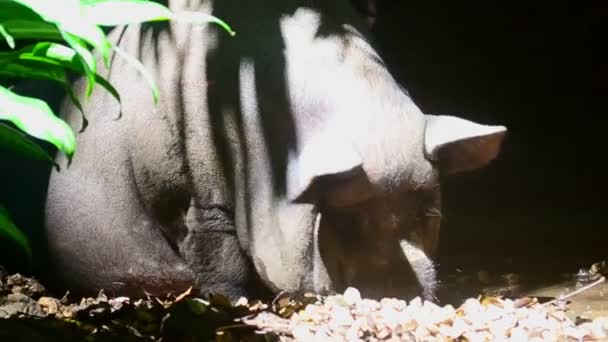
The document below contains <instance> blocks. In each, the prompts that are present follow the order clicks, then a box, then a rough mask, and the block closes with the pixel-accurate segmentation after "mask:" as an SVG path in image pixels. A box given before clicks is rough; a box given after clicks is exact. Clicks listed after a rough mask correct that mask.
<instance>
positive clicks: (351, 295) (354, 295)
mask: <svg viewBox="0 0 608 342" xmlns="http://www.w3.org/2000/svg"><path fill="white" fill-rule="evenodd" d="M344 300H345V301H346V303H348V305H350V306H353V305H355V304H357V303H359V302H360V301H361V293H360V292H359V290H357V289H356V288H354V287H349V288H347V289H346V291H344Z"/></svg>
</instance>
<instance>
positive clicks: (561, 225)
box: [374, 0, 608, 269]
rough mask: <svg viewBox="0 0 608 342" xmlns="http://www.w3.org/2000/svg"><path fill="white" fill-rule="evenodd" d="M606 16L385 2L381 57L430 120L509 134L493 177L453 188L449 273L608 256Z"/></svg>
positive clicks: (544, 8) (566, 7) (446, 235)
mask: <svg viewBox="0 0 608 342" xmlns="http://www.w3.org/2000/svg"><path fill="white" fill-rule="evenodd" d="M607 13H608V12H606V11H605V9H603V8H602V7H600V5H599V2H597V3H593V2H587V1H578V2H569V3H566V2H560V1H538V0H532V1H527V2H525V3H518V2H514V1H441V2H440V1H391V0H388V1H380V2H379V3H378V7H377V19H376V20H377V21H376V24H375V28H374V33H375V35H376V39H377V44H378V47H379V49H380V51H381V53H382V54H383V56H384V57H385V61H386V62H387V64H388V65H389V68H390V69H391V70H392V71H393V73H394V75H395V77H396V78H397V79H398V80H399V81H400V82H401V83H402V84H403V85H404V86H405V87H406V88H407V89H408V90H409V92H410V94H411V96H412V97H413V98H414V100H415V102H417V104H418V105H419V106H420V107H421V108H422V110H423V111H424V112H426V113H435V114H453V115H458V116H461V117H464V118H468V119H472V120H476V121H478V122H481V123H486V124H502V125H506V126H507V128H508V130H509V133H508V135H507V139H506V140H505V143H504V149H503V152H502V154H501V155H500V157H499V159H497V160H496V161H495V162H494V163H492V164H491V165H490V166H489V167H488V168H486V169H484V170H480V171H479V172H475V173H472V174H467V175H462V176H458V177H451V178H449V179H445V186H444V197H443V200H444V205H445V209H444V217H445V221H444V224H443V234H442V237H441V242H440V254H441V255H440V262H441V263H443V264H452V265H454V264H457V263H458V262H459V261H460V260H462V256H463V255H469V256H470V259H471V260H473V261H476V262H478V263H479V264H486V265H489V267H491V265H492V264H493V263H496V260H498V259H504V258H505V257H510V256H512V257H514V260H515V261H514V262H515V263H516V264H517V265H515V266H518V267H528V268H531V269H534V268H538V269H541V268H543V267H547V266H548V265H549V264H550V263H552V264H558V265H559V264H564V266H565V267H571V266H585V264H586V263H590V262H593V261H597V260H598V259H600V258H604V257H606V256H607V253H606V252H607V248H608V247H607V244H606V242H607V239H606V238H607V237H608V230H607V229H606V221H605V219H606V209H605V204H606V201H605V189H606V187H605V179H604V177H602V176H605V172H604V170H605V168H604V167H603V166H601V164H602V163H603V162H604V161H603V159H604V157H605V149H604V146H605V143H604V141H603V138H604V137H605V133H604V131H605V127H606V126H604V124H603V122H604V116H605V114H606V90H607V87H606V84H607V83H606V82H607V80H608V78H607V77H608V73H607V66H606V61H607V59H606V57H607V56H606V54H605V53H604V52H601V51H603V50H606V47H607V46H606V45H607V43H608V35H607V34H606V32H608V30H606V25H607V24H608V16H607ZM454 261H456V262H455V263H454ZM565 264H568V265H565ZM482 266H483V265H479V267H482ZM587 266H588V265H587Z"/></svg>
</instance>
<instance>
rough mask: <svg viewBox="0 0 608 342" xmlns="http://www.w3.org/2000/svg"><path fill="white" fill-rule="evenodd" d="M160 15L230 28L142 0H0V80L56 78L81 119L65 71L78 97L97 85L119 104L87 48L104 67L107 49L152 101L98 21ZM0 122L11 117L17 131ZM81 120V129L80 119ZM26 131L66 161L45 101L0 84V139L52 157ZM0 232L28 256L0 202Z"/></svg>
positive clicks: (64, 135) (70, 143)
mask: <svg viewBox="0 0 608 342" xmlns="http://www.w3.org/2000/svg"><path fill="white" fill-rule="evenodd" d="M167 20H180V21H187V22H189V23H194V24H206V23H210V22H211V23H215V24H218V25H220V26H221V27H223V28H224V29H225V30H226V31H228V32H229V33H230V34H231V35H234V32H233V31H232V29H231V28H230V27H229V26H228V25H227V24H226V23H225V22H223V21H222V20H220V19H218V18H216V17H213V16H210V15H207V14H204V13H198V12H181V13H175V12H172V11H171V10H170V9H169V8H167V7H165V6H163V5H161V4H159V3H156V2H153V1H148V0H52V1H50V0H0V47H1V46H2V40H4V41H5V42H6V45H7V46H8V49H6V48H5V49H0V80H2V79H3V78H4V79H18V78H27V79H36V80H51V81H54V82H57V83H58V84H59V85H61V86H62V87H63V89H64V90H65V92H66V94H67V95H68V96H69V98H70V99H71V100H72V101H73V102H74V104H75V105H76V106H77V108H79V109H80V111H81V113H82V114H83V117H84V112H83V110H82V105H81V103H80V99H78V98H77V97H76V96H75V95H74V93H73V92H72V89H71V85H70V82H69V80H68V75H69V73H76V74H79V75H82V76H85V77H86V79H87V91H86V98H88V97H90V96H91V93H92V91H93V89H94V86H95V85H96V84H99V85H101V86H102V87H103V88H105V89H106V90H107V91H108V92H110V93H111V94H112V95H113V96H114V97H115V98H116V99H117V100H118V101H119V102H120V94H118V92H117V91H116V89H115V88H114V87H113V86H112V85H111V84H110V82H108V81H107V80H105V79H104V78H103V77H102V76H100V75H99V74H97V59H96V58H95V57H94V52H97V53H99V55H100V56H101V61H102V62H103V63H104V64H105V65H106V66H107V65H108V64H109V60H110V53H111V51H114V52H116V54H117V55H118V56H119V57H122V58H125V59H126V60H127V61H128V62H129V63H131V64H132V65H133V67H134V68H136V69H137V70H138V71H139V72H140V73H141V74H142V75H143V77H144V78H145V79H146V81H147V82H148V83H149V85H150V87H151V92H152V96H153V98H154V100H155V102H157V101H158V96H159V95H158V89H157V87H156V84H155V83H154V81H153V79H152V77H151V76H150V75H148V73H147V72H146V70H145V68H144V66H143V65H142V64H141V63H140V62H139V61H138V60H137V59H135V58H134V57H132V56H129V55H128V54H127V53H126V52H124V51H123V50H121V49H120V48H119V47H117V46H114V45H113V44H112V43H111V42H110V41H109V40H108V39H107V37H106V35H105V34H104V32H103V30H102V29H101V27H103V26H105V27H111V26H119V25H128V24H133V23H142V22H150V21H167ZM5 122H10V123H12V125H14V126H15V127H16V128H17V129H15V128H13V127H11V126H9V125H6V124H5ZM84 122H85V127H86V119H85V120H84ZM83 128H84V127H83ZM31 137H34V138H37V139H40V140H44V141H47V142H49V143H51V144H53V145H54V146H55V147H56V148H57V149H58V150H59V151H61V152H63V153H65V154H66V155H67V156H68V159H69V160H71V157H72V156H73V154H74V153H75V151H76V138H75V133H74V132H73V131H72V129H71V128H70V126H69V125H68V124H67V123H66V122H64V121H63V120H62V119H61V118H59V117H58V116H57V115H56V114H55V113H53V111H52V110H51V108H50V107H49V106H48V105H47V103H45V102H44V101H42V100H40V99H37V98H32V97H27V96H21V95H18V94H16V93H14V92H13V91H11V89H10V88H7V87H4V86H3V85H2V84H1V83H0V145H2V146H3V147H5V148H9V149H12V150H16V151H18V152H19V153H20V154H22V155H24V156H26V157H29V158H34V159H38V160H44V161H48V162H51V163H54V162H53V158H52V157H51V156H50V155H49V154H48V153H47V152H46V151H45V150H44V149H43V148H42V147H40V146H39V145H38V144H37V143H36V142H35V140H33V139H31ZM55 167H56V168H59V165H56V164H55ZM2 235H4V236H8V237H10V238H11V239H12V240H13V241H15V242H17V243H19V245H21V246H22V247H23V249H24V250H25V251H26V253H27V254H28V256H31V251H30V247H29V245H28V241H27V239H26V238H25V236H24V235H23V234H22V233H21V231H19V229H18V228H17V227H16V226H15V224H14V223H13V222H12V221H11V219H10V216H9V214H8V212H7V210H6V209H5V208H4V207H3V206H2V205H1V204H0V236H2Z"/></svg>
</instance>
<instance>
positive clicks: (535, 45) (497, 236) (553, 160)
mask: <svg viewBox="0 0 608 342" xmlns="http://www.w3.org/2000/svg"><path fill="white" fill-rule="evenodd" d="M377 5H378V6H377V18H376V25H375V27H374V29H373V32H374V35H375V39H376V45H377V47H378V49H379V51H380V53H381V54H382V55H383V57H384V59H385V61H386V63H387V64H388V66H389V68H390V69H391V70H392V72H393V74H394V76H395V78H396V79H397V80H398V81H399V82H401V83H402V84H403V85H404V86H405V87H406V88H407V89H408V91H409V92H410V94H411V96H412V97H413V99H414V100H415V101H416V102H417V104H418V105H419V106H420V107H421V108H422V110H423V111H425V112H427V113H433V114H452V115H457V116H461V117H464V118H468V119H472V120H475V121H478V122H481V123H487V124H502V125H506V126H507V127H508V129H509V133H508V136H507V139H506V140H505V144H504V149H503V152H502V154H501V155H500V157H499V158H498V159H497V160H496V161H494V162H493V163H492V164H491V165H490V166H489V167H487V168H485V169H483V170H479V171H478V172H474V173H470V174H465V175H461V176H457V177H451V178H449V179H445V180H444V181H445V183H444V188H443V190H444V199H443V200H444V206H445V207H444V210H443V213H444V218H445V220H444V224H443V228H442V229H443V230H442V237H441V241H440V255H439V262H440V264H441V265H444V266H446V265H447V267H456V266H458V265H460V264H461V263H462V262H464V261H467V262H469V263H471V262H473V264H474V265H473V266H472V267H478V268H492V267H495V268H496V267H498V266H497V265H498V263H499V262H498V260H504V258H507V257H513V258H514V260H515V261H514V267H528V268H529V269H532V270H534V269H539V270H540V269H542V268H545V267H547V265H549V264H557V265H563V267H566V268H567V267H570V266H578V265H581V266H584V265H586V264H587V263H590V262H593V261H596V260H599V259H601V258H604V257H606V247H605V246H606V241H607V237H608V230H607V229H606V223H605V218H606V214H605V212H606V211H605V209H604V205H605V203H606V201H605V200H604V190H605V181H604V178H603V177H601V176H603V175H604V174H605V172H604V169H605V168H604V167H603V166H600V164H601V163H603V159H604V152H605V151H604V148H603V146H604V142H603V140H602V138H603V137H604V135H605V134H603V133H604V130H605V127H606V126H604V125H603V122H604V120H603V119H604V118H603V116H604V115H605V114H606V109H605V108H606V95H605V90H606V86H605V84H606V81H607V76H608V73H607V67H606V54H605V53H603V52H600V51H602V50H605V49H606V46H605V45H607V42H608V39H607V38H608V36H607V35H606V34H605V33H604V32H607V31H606V30H605V26H606V23H607V22H608V20H607V19H608V18H607V17H606V14H605V13H606V12H605V11H604V10H603V9H602V8H601V7H600V4H599V1H598V2H597V3H594V2H585V1H578V2H571V3H566V2H556V1H537V0H533V1H527V2H525V3H521V4H520V3H517V2H513V1H443V2H438V1H393V0H385V1H380V2H378V3H377ZM43 92H46V90H45V89H43ZM41 166H43V164H41V163H39V162H30V161H25V160H22V159H20V158H19V157H18V156H16V155H13V154H10V153H8V152H7V151H4V150H0V201H2V202H3V203H5V204H6V205H7V207H8V208H9V209H10V210H11V213H12V214H13V215H14V218H15V221H17V223H18V224H19V225H20V226H21V227H22V228H24V229H26V230H29V231H31V230H32V229H37V227H39V224H40V222H41V221H40V220H41V217H40V213H41V211H42V208H43V198H44V191H45V186H46V174H47V173H48V169H47V168H44V167H41ZM33 236H35V237H36V238H42V236H40V234H33ZM38 242H39V241H38ZM34 243H37V241H34ZM34 247H36V246H34ZM35 251H36V249H35ZM22 261H23V258H22V257H19V254H18V250H17V249H15V248H13V247H11V245H10V244H8V245H7V244H6V243H2V244H1V245H0V264H4V265H6V266H8V267H9V268H11V269H13V270H20V271H22V272H25V273H27V268H26V267H24V265H23V263H22Z"/></svg>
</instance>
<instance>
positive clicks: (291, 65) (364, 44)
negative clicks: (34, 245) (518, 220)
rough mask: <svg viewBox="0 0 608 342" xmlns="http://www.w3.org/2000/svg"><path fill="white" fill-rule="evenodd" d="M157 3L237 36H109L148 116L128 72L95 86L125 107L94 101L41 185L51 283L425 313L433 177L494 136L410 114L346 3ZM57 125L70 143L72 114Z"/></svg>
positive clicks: (97, 97)
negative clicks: (337, 298)
mask: <svg viewBox="0 0 608 342" xmlns="http://www.w3.org/2000/svg"><path fill="white" fill-rule="evenodd" d="M168 5H169V6H170V8H171V9H173V10H175V11H181V10H197V11H203V12H206V13H212V14H214V15H216V16H218V17H220V18H223V19H225V20H227V21H228V22H229V23H230V24H231V25H232V27H233V28H234V29H235V31H236V33H237V34H236V36H234V37H231V36H229V35H228V34H226V32H224V31H222V30H221V29H218V27H217V26H215V25H207V26H197V25H191V24H186V23H180V22H173V23H171V24H168V25H166V24H153V25H152V24H148V25H143V26H140V25H131V26H128V27H125V28H118V29H115V30H114V31H113V32H112V33H111V34H110V38H111V39H112V41H113V42H114V43H116V44H117V45H118V46H120V47H121V48H122V49H124V50H126V51H127V52H128V53H130V54H131V55H133V56H135V57H137V58H139V59H140V60H141V61H142V62H143V63H144V65H145V66H146V68H147V70H148V71H149V72H150V74H151V75H152V76H153V77H154V79H155V80H156V82H157V83H158V85H159V88H160V102H159V103H158V104H157V105H155V104H154V103H153V99H152V96H151V94H150V88H149V87H148V86H147V84H146V83H145V81H144V79H143V78H142V76H141V74H139V73H138V72H137V71H136V70H135V69H134V68H133V67H132V66H131V65H130V64H127V63H126V62H124V60H123V59H121V58H118V57H115V58H113V60H112V64H111V66H110V67H109V68H108V69H107V70H106V69H102V70H101V71H100V72H101V73H102V74H104V75H105V76H106V77H108V78H109V80H110V81H111V82H112V83H113V84H114V85H115V86H116V87H117V89H118V91H119V92H120V93H121V95H122V106H119V104H118V102H117V101H116V100H115V99H114V98H113V97H112V96H111V95H110V94H108V93H107V92H104V91H103V90H96V91H95V92H94V96H93V97H92V98H91V99H90V100H88V101H86V105H85V108H84V110H85V113H86V114H87V116H88V119H89V125H88V127H87V128H86V130H84V132H82V133H79V134H78V136H77V144H78V145H77V148H78V149H77V152H76V154H75V156H74V158H73V161H72V163H71V165H70V166H69V167H68V168H63V169H62V170H61V171H60V172H57V171H53V172H52V174H51V178H50V185H49V190H48V198H47V204H46V214H45V215H46V219H45V220H46V233H47V238H48V245H49V249H50V260H49V262H50V270H52V272H53V273H54V275H55V278H56V279H57V280H58V283H60V284H62V285H63V286H65V287H67V288H68V289H70V290H71V291H72V292H77V293H94V292H96V291H98V290H99V289H104V290H105V291H107V292H110V293H112V294H123V295H131V296H139V295H143V294H144V290H145V291H146V292H148V293H152V294H164V293H167V292H173V293H177V292H179V291H182V290H185V289H187V288H188V287H190V286H193V287H194V289H195V290H197V291H199V293H201V294H204V293H206V292H221V293H224V294H227V295H228V296H230V297H231V298H236V297H238V296H258V295H260V296H261V295H262V294H272V293H277V292H279V291H289V292H300V291H314V292H317V293H331V292H333V291H342V290H344V289H345V288H346V287H347V286H354V287H356V288H358V289H359V290H360V291H361V292H362V295H364V296H367V297H371V298H378V297H382V296H398V297H402V298H409V297H412V296H415V295H421V296H423V297H424V298H428V299H432V298H433V296H434V291H435V283H436V280H435V269H434V265H433V255H434V253H435V250H436V248H437V241H438V234H439V225H440V220H441V217H440V212H441V203H440V197H441V194H440V185H439V180H440V177H446V176H449V175H453V174H456V173H458V172H466V171H469V170H474V169H478V168H480V167H484V166H485V165H486V164H487V163H489V162H491V161H492V160H493V159H494V158H496V157H497V155H498V153H499V150H500V146H501V144H502V141H503V138H504V135H505V132H506V129H505V127H503V126H500V125H485V124H478V123H474V122H471V121H468V120H464V119H461V118H457V117H455V116H447V115H426V114H424V113H422V112H421V110H420V109H419V108H418V107H417V105H416V104H415V103H414V102H413V101H412V99H411V98H410V96H408V93H407V92H406V91H405V90H404V89H403V88H401V87H400V86H399V85H398V84H397V83H396V82H395V80H394V79H393V78H392V76H391V74H390V73H389V71H388V70H387V68H386V67H385V65H384V64H383V61H382V58H381V56H379V54H378V53H377V52H376V51H375V49H374V48H373V45H372V43H371V41H370V39H369V34H368V31H367V29H366V26H365V23H364V21H363V20H362V19H361V18H360V17H359V16H358V14H357V12H356V11H355V10H354V9H353V8H352V7H351V4H350V3H349V2H348V1H346V0H331V1H295V0H266V1H262V2H260V1H241V0H238V1H237V0H222V1H213V2H212V1H185V0H182V1H180V0H170V1H168ZM84 88H85V86H84V81H83V80H80V81H78V82H77V83H76V89H77V92H78V94H80V96H83V95H82V94H83V93H84ZM62 115H63V117H64V118H65V119H66V120H68V122H69V123H70V124H71V126H72V127H73V128H74V129H75V130H79V129H80V127H81V125H82V118H81V114H80V113H79V111H78V110H77V109H75V108H74V106H73V105H72V104H71V103H70V102H69V101H66V102H65V104H64V106H63V109H62ZM58 158H59V160H58V162H59V163H60V165H66V164H67V163H66V160H65V159H64V157H63V156H59V157H58Z"/></svg>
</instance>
